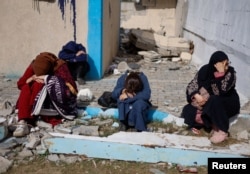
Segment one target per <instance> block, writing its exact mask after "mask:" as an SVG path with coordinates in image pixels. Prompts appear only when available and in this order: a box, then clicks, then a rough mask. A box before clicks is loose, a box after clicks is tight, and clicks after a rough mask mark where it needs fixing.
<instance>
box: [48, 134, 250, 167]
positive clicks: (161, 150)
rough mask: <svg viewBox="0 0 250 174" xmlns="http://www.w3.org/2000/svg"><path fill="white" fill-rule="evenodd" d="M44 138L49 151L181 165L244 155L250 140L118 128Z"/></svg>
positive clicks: (242, 156) (249, 153)
mask: <svg viewBox="0 0 250 174" xmlns="http://www.w3.org/2000/svg"><path fill="white" fill-rule="evenodd" d="M51 135H52V136H53V137H51V138H48V139H45V144H46V147H47V148H48V150H49V152H50V153H59V154H60V153H66V154H79V155H86V156H88V157H93V158H104V159H116V160H127V161H140V162H149V163H157V162H170V163H176V164H181V165H189V166H190V165H194V164H197V165H207V161H208V158H212V157H213V158H219V157H228V158H235V157H237V158H245V157H249V156H250V149H249V144H248V143H241V144H232V145H229V146H227V147H220V146H214V145H212V144H211V143H210V141H209V140H208V138H207V137H194V136H181V135H175V134H166V133H165V134H162V133H150V132H141V133H137V132H119V133H116V134H113V135H111V136H109V137H89V136H79V135H69V134H58V133H51Z"/></svg>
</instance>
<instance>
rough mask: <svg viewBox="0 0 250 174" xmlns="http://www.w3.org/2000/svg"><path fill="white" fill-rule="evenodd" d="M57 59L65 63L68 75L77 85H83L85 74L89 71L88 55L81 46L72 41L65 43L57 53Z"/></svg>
mask: <svg viewBox="0 0 250 174" xmlns="http://www.w3.org/2000/svg"><path fill="white" fill-rule="evenodd" d="M58 57H59V58H60V59H63V60H65V61H66V62H67V65H68V67H69V70H70V73H71V75H72V76H73V78H74V80H75V81H77V82H78V84H79V85H83V84H84V83H85V77H86V74H87V73H88V72H89V71H90V66H89V63H88V55H87V53H86V49H85V47H84V46H83V45H82V44H79V43H76V42H74V41H69V42H68V43H66V44H65V45H64V46H63V47H62V50H61V51H59V53H58Z"/></svg>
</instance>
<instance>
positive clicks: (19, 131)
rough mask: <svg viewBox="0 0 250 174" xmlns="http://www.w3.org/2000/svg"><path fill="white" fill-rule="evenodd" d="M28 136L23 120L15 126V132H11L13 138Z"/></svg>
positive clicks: (27, 129) (26, 126) (27, 128)
mask: <svg viewBox="0 0 250 174" xmlns="http://www.w3.org/2000/svg"><path fill="white" fill-rule="evenodd" d="M27 134H29V127H28V125H27V123H26V122H25V121H24V120H20V121H19V122H18V124H17V127H16V130H15V131H14V132H13V136H14V137H23V136H26V135H27Z"/></svg>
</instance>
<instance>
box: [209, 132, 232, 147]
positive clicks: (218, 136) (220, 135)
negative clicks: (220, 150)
mask: <svg viewBox="0 0 250 174" xmlns="http://www.w3.org/2000/svg"><path fill="white" fill-rule="evenodd" d="M227 138H228V133H226V132H223V131H222V130H218V131H213V135H212V137H211V138H210V141H211V142H212V143H214V144H217V143H221V142H223V141H225V140H226V139H227Z"/></svg>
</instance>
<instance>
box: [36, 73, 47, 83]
mask: <svg viewBox="0 0 250 174" xmlns="http://www.w3.org/2000/svg"><path fill="white" fill-rule="evenodd" d="M44 79H45V75H42V76H36V78H35V81H36V82H37V83H44Z"/></svg>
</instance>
